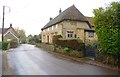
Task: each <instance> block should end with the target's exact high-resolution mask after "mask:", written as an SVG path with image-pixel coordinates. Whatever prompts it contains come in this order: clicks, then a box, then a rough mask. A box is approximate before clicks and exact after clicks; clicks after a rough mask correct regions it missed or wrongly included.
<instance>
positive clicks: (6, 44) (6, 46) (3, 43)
mask: <svg viewBox="0 0 120 77" xmlns="http://www.w3.org/2000/svg"><path fill="white" fill-rule="evenodd" d="M8 44H9V43H8V42H2V50H7V49H8Z"/></svg>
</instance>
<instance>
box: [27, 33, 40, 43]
mask: <svg viewBox="0 0 120 77" xmlns="http://www.w3.org/2000/svg"><path fill="white" fill-rule="evenodd" d="M27 38H28V43H31V44H34V43H40V42H41V34H39V35H34V36H32V35H29V36H28V37H27Z"/></svg>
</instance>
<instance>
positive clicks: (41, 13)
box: [0, 0, 120, 35]
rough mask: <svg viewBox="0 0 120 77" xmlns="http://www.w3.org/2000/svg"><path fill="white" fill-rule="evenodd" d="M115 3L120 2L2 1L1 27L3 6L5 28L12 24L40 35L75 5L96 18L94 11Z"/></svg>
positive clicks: (81, 0) (89, 0)
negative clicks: (53, 20) (52, 20)
mask: <svg viewBox="0 0 120 77" xmlns="http://www.w3.org/2000/svg"><path fill="white" fill-rule="evenodd" d="M113 1H120V0H0V27H2V6H3V5H5V6H8V7H9V8H10V10H11V11H10V12H9V13H8V11H9V8H8V7H6V14H5V27H9V24H10V23H12V24H13V27H19V28H22V29H24V30H25V31H26V35H29V34H32V35H34V34H39V33H40V32H41V28H42V27H43V26H44V25H46V24H47V23H48V22H49V18H50V17H52V18H54V17H56V16H57V15H58V14H59V9H60V8H61V9H62V11H64V10H65V9H67V8H68V7H70V6H72V5H73V4H74V5H75V6H76V7H77V8H78V10H79V11H80V12H82V13H83V14H84V15H85V16H90V17H91V16H94V15H93V13H92V12H93V9H96V8H98V7H105V6H107V5H108V4H109V3H111V2H113Z"/></svg>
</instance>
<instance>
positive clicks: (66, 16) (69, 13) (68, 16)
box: [42, 5, 90, 30]
mask: <svg viewBox="0 0 120 77" xmlns="http://www.w3.org/2000/svg"><path fill="white" fill-rule="evenodd" d="M64 20H77V21H82V22H87V23H88V24H89V22H88V20H87V18H86V17H85V16H84V15H83V14H82V13H81V12H80V11H79V10H78V9H77V8H76V7H75V6H74V5H73V6H71V7H69V8H67V9H66V10H65V11H63V12H61V13H60V14H59V15H58V16H56V17H55V18H54V19H52V20H50V22H48V23H47V24H46V25H45V26H44V27H43V28H42V30H43V29H46V28H48V27H51V26H52V25H55V24H57V23H60V22H62V21H64ZM89 25H90V24H89Z"/></svg>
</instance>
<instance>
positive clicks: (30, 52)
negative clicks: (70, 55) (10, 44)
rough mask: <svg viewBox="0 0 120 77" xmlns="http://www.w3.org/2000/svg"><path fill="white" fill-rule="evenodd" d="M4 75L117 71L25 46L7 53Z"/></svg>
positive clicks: (111, 72)
mask: <svg viewBox="0 0 120 77" xmlns="http://www.w3.org/2000/svg"><path fill="white" fill-rule="evenodd" d="M7 61H8V62H7V63H8V64H3V65H8V66H4V67H7V69H4V70H3V74H4V75H115V74H117V71H113V70H109V69H106V68H102V67H98V66H94V65H89V64H84V63H81V64H80V63H77V62H74V61H71V60H68V59H65V58H61V57H57V56H55V55H52V54H50V53H48V52H46V51H45V50H42V49H39V48H36V47H35V46H34V45H29V44H23V45H21V46H19V47H18V48H16V49H13V50H11V51H10V52H8V53H7Z"/></svg>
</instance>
